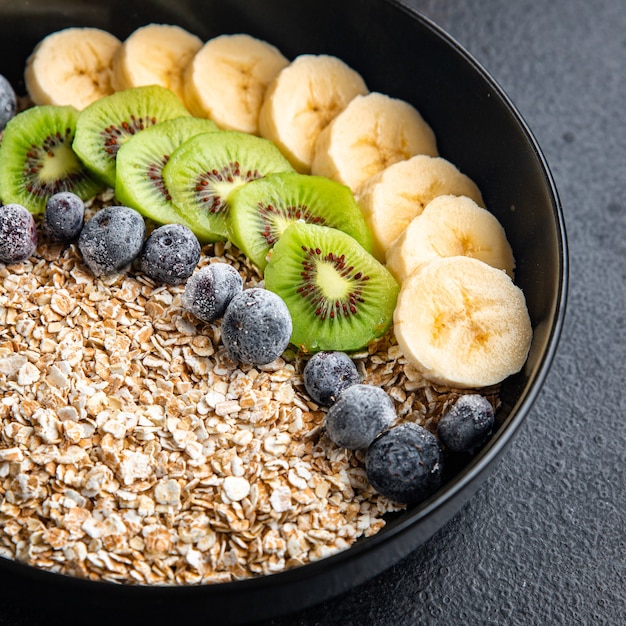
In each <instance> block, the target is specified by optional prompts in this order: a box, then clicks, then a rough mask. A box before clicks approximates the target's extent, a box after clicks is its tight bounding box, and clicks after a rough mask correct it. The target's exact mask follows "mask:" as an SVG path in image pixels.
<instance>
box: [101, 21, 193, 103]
mask: <svg viewBox="0 0 626 626" xmlns="http://www.w3.org/2000/svg"><path fill="white" fill-rule="evenodd" d="M201 47H202V41H201V40H200V39H199V38H198V37H196V36H195V35H192V34H191V33H190V32H188V31H186V30H185V29H183V28H181V27H180V26H173V25H169V24H148V25H146V26H142V27H141V28H138V29H137V30H135V31H133V32H132V33H131V34H130V36H129V37H128V38H127V39H126V40H125V41H124V43H123V45H122V46H120V48H119V50H118V51H117V53H116V55H115V57H114V58H113V87H114V89H115V90H116V91H122V90H124V89H129V88H131V87H144V86H146V85H160V86H161V87H167V89H170V90H171V91H173V92H174V93H175V94H176V95H177V96H178V97H179V98H180V100H181V101H183V102H184V93H183V72H184V70H185V68H186V67H187V65H188V64H189V63H190V62H191V60H192V59H193V57H194V55H195V54H196V52H198V50H200V48H201Z"/></svg>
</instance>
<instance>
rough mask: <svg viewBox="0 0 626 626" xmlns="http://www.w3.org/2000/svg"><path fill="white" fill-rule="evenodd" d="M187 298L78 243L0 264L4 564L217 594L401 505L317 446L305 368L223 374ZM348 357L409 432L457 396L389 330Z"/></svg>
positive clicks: (351, 460)
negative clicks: (425, 374)
mask: <svg viewBox="0 0 626 626" xmlns="http://www.w3.org/2000/svg"><path fill="white" fill-rule="evenodd" d="M112 199H113V198H112V194H109V195H108V196H107V197H106V198H101V199H100V201H101V202H110V201H112ZM203 252H204V256H203V257H202V260H201V262H200V265H203V264H206V263H210V262H213V261H221V262H228V263H231V264H232V265H233V266H234V267H236V268H237V269H238V270H239V271H240V273H241V274H242V276H243V278H244V281H245V285H246V287H251V286H254V285H257V284H259V281H260V277H259V275H258V273H257V272H256V270H255V269H254V268H253V267H252V266H250V265H249V264H248V262H247V261H246V259H245V258H244V257H243V256H241V255H239V253H238V251H237V250H236V249H234V248H233V247H232V246H231V245H230V244H229V243H224V242H220V243H217V244H213V245H209V246H207V247H205V249H204V250H203ZM183 289H184V288H183V287H182V286H155V285H154V284H153V282H152V281H151V280H150V279H148V278H146V277H145V276H142V275H141V274H139V273H135V272H134V271H133V270H132V268H131V270H130V271H129V272H128V273H126V274H124V275H114V276H109V277H106V278H105V279H101V280H97V279H94V277H93V276H92V275H91V273H90V272H89V271H88V270H87V268H86V267H85V266H84V264H83V263H82V261H81V258H80V255H79V253H78V251H77V248H76V245H75V244H71V245H70V246H68V247H65V248H63V247H61V246H60V245H58V244H47V243H46V242H45V241H44V242H42V243H41V244H40V246H39V248H38V251H37V253H36V255H34V256H33V257H31V259H28V260H27V261H23V262H22V263H18V264H15V265H11V266H2V265H0V392H1V397H0V420H1V424H0V433H1V436H0V554H1V555H2V556H6V557H8V558H13V559H18V560H23V561H27V562H29V563H31V564H32V565H34V566H36V567H41V568H44V569H49V570H51V571H55V572H60V573H65V574H69V575H73V576H80V577H84V578H90V579H100V580H108V581H112V582H125V583H135V584H208V583H217V582H224V581H230V580H238V579H241V578H247V577H252V576H258V575H264V574H269V573H272V572H277V571H280V570H282V569H285V568H290V567H296V566H298V565H302V564H305V563H308V562H311V561H314V560H317V559H320V558H323V557H325V556H327V555H330V554H333V553H335V552H337V551H339V550H344V549H346V548H347V547H349V546H350V545H352V544H353V543H354V542H355V541H356V540H357V539H358V538H359V537H361V536H370V535H372V534H374V533H376V532H377V531H378V530H380V528H382V527H383V526H384V524H385V521H384V514H385V513H387V512H389V511H393V510H396V509H397V508H398V507H397V506H396V505H394V504H393V503H391V502H389V501H388V500H386V499H385V498H384V497H383V496H380V495H379V494H377V493H375V492H374V490H373V489H372V488H371V487H370V486H369V485H368V482H367V478H366V476H365V472H364V469H363V457H362V455H360V453H352V452H349V451H347V450H343V449H339V448H337V447H336V446H334V445H333V444H332V443H331V442H330V440H329V439H328V438H327V437H326V435H325V433H324V430H323V428H322V422H323V418H324V409H321V408H320V407H318V406H317V405H316V404H315V403H313V402H312V401H311V400H310V398H308V396H307V395H306V393H305V391H304V386H303V382H302V376H301V372H302V366H303V361H302V359H303V357H302V356H301V355H299V354H297V353H295V352H292V351H287V352H286V353H285V355H284V358H279V359H277V360H276V361H275V362H273V363H271V364H269V365H267V366H263V367H252V366H244V365H240V364H236V363H233V362H232V361H230V359H229V358H228V356H227V355H226V353H225V351H224V349H223V347H222V346H221V342H220V326H219V322H215V323H211V324H206V323H201V322H200V321H198V320H197V319H195V318H194V317H193V316H192V315H190V314H189V313H187V312H186V311H184V310H183V308H182V305H181V295H182V291H183ZM353 356H354V359H355V361H356V363H357V367H358V369H359V371H360V373H361V374H362V377H363V379H364V381H365V382H369V383H373V384H379V385H381V386H383V387H384V388H385V389H386V390H387V391H388V392H389V395H390V396H391V398H392V399H393V400H394V402H395V404H396V409H397V412H398V416H399V419H401V420H412V421H417V422H419V423H420V424H422V425H424V426H426V427H427V428H430V429H431V430H432V429H434V428H436V424H437V420H438V418H439V416H440V415H441V413H442V411H443V410H444V407H445V405H446V403H448V402H450V401H451V400H452V399H454V398H455V397H456V395H455V392H454V391H453V390H450V389H444V388H437V387H435V386H433V385H430V384H428V383H427V382H425V381H424V380H423V379H422V377H421V376H420V375H419V373H418V372H417V371H416V370H415V369H414V368H412V367H411V366H410V365H408V364H407V363H406V362H405V361H404V359H403V357H402V354H401V352H400V350H399V348H398V346H397V345H396V344H395V341H394V340H393V337H392V336H391V335H389V336H387V337H384V338H383V339H381V340H380V341H378V342H377V343H375V344H374V345H372V346H370V347H369V348H368V349H367V350H362V351H361V352H360V353H359V354H356V355H353ZM489 398H490V400H492V401H493V402H494V404H495V403H496V402H497V390H496V389H494V390H492V393H490V395H489Z"/></svg>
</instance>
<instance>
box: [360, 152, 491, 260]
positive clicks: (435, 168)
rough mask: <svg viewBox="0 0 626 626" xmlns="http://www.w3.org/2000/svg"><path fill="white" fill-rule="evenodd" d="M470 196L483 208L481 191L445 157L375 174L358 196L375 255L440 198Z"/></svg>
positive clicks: (425, 158)
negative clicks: (431, 203) (370, 232)
mask: <svg viewBox="0 0 626 626" xmlns="http://www.w3.org/2000/svg"><path fill="white" fill-rule="evenodd" d="M445 194H450V195H455V196H468V197H469V198H471V199H472V200H474V202H476V203H477V204H479V205H480V206H484V204H483V199H482V195H481V193H480V190H479V189H478V187H477V186H476V184H475V183H474V181H472V180H471V179H470V178H469V177H468V176H466V175H465V174H463V173H462V172H460V171H459V170H458V168H457V167H455V166H454V165H453V164H452V163H450V161H447V160H446V159H444V158H442V157H432V156H428V155H425V154H419V155H416V156H414V157H411V158H410V159H407V160H406V161H399V162H398V163H394V164H393V165H390V166H389V167H388V168H386V169H384V170H383V171H382V172H379V173H377V174H374V176H372V177H371V178H368V179H367V180H366V181H365V182H364V183H363V185H361V186H360V187H359V188H358V190H357V191H356V193H355V197H356V201H357V203H358V205H359V207H360V208H361V211H362V212H363V217H364V218H365V221H366V222H367V224H368V226H369V227H370V229H371V231H372V235H373V239H374V255H375V256H376V257H377V258H378V259H379V260H380V261H383V262H384V261H385V258H386V254H387V250H388V249H389V248H390V247H391V244H392V243H393V242H394V241H395V240H396V239H397V238H398V237H399V236H400V235H401V234H402V233H403V232H404V230H405V229H406V228H407V226H408V225H409V224H410V223H411V220H412V219H413V218H414V217H416V216H417V215H419V214H420V213H421V212H422V211H423V210H424V207H425V206H426V205H427V204H428V203H429V202H430V201H431V200H433V199H434V198H436V197H437V196H442V195H445Z"/></svg>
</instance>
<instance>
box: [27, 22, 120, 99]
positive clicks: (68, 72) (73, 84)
mask: <svg viewBox="0 0 626 626" xmlns="http://www.w3.org/2000/svg"><path fill="white" fill-rule="evenodd" d="M121 45H122V42H121V41H120V40H119V39H118V38H117V37H115V36H114V35H112V34H110V33H108V32H106V31H104V30H100V29H99V28H78V27H76V28H65V29H63V30H59V31H56V32H54V33H51V34H50V35H48V36H47V37H44V39H42V40H41V41H40V42H39V43H38V44H37V46H35V49H34V50H33V52H32V54H31V55H30V56H29V58H28V60H27V62H26V69H25V71H24V81H25V83H26V90H27V91H28V95H29V96H30V98H31V100H32V101H33V102H34V103H35V104H54V105H71V106H73V107H76V108H77V109H79V110H82V109H84V108H85V107H86V106H87V105H89V104H91V103H92V102H94V101H96V100H98V99H99V98H102V97H103V96H108V95H110V94H112V93H113V91H114V88H113V85H112V82H111V81H112V61H113V57H114V55H115V54H116V52H117V50H118V49H119V48H120V47H121Z"/></svg>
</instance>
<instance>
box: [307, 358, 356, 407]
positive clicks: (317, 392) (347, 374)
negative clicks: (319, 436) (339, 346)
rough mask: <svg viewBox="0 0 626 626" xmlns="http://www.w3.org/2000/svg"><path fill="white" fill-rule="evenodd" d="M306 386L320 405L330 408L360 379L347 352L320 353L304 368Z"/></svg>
mask: <svg viewBox="0 0 626 626" xmlns="http://www.w3.org/2000/svg"><path fill="white" fill-rule="evenodd" d="M303 376H304V386H305V388H306V390H307V392H308V394H309V395H310V396H311V398H312V399H313V400H314V401H315V402H317V403H318V404H322V405H324V406H330V405H331V404H332V403H333V402H334V401H335V400H336V399H337V398H338V397H339V394H340V393H341V392H342V391H343V390H344V389H346V388H347V387H350V385H356V384H357V383H358V382H359V380H360V378H359V372H358V371H357V369H356V365H355V364H354V361H353V360H352V359H351V358H350V357H349V356H348V355H347V354H346V353H345V352H318V353H317V354H314V355H313V356H312V357H311V358H310V359H309V360H308V362H307V364H306V365H305V366H304V372H303Z"/></svg>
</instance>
